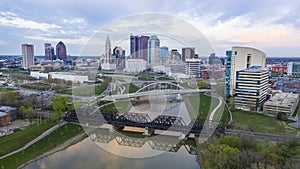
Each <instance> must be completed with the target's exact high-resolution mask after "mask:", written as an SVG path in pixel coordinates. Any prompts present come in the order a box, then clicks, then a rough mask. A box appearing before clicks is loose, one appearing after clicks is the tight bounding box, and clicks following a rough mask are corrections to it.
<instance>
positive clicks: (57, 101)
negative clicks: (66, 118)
mask: <svg viewBox="0 0 300 169" xmlns="http://www.w3.org/2000/svg"><path fill="white" fill-rule="evenodd" d="M68 102H69V98H68V97H65V96H57V97H56V98H54V99H53V105H52V109H53V110H54V112H53V114H52V116H51V118H52V120H53V121H58V120H59V119H60V118H61V116H62V113H63V112H64V111H66V110H67V108H68V105H67V103H68Z"/></svg>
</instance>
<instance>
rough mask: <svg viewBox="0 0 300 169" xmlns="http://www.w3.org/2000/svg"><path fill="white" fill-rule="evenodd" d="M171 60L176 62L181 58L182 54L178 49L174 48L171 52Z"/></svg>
mask: <svg viewBox="0 0 300 169" xmlns="http://www.w3.org/2000/svg"><path fill="white" fill-rule="evenodd" d="M169 60H170V62H171V63H175V62H178V61H180V60H181V55H180V53H179V52H178V51H177V49H172V50H171V51H170V53H169Z"/></svg>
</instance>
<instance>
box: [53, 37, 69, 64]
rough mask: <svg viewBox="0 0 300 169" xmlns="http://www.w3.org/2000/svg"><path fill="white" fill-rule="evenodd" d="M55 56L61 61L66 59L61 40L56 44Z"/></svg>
mask: <svg viewBox="0 0 300 169" xmlns="http://www.w3.org/2000/svg"><path fill="white" fill-rule="evenodd" d="M56 58H57V59H60V60H63V61H66V60H67V59H68V58H67V49H66V46H65V44H64V43H62V41H60V42H59V43H58V44H57V45H56Z"/></svg>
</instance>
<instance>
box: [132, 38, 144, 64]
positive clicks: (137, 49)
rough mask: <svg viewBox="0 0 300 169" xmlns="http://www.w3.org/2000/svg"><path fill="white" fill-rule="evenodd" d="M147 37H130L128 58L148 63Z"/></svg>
mask: <svg viewBox="0 0 300 169" xmlns="http://www.w3.org/2000/svg"><path fill="white" fill-rule="evenodd" d="M148 40H149V36H133V35H130V58H134V59H144V60H146V61H148Z"/></svg>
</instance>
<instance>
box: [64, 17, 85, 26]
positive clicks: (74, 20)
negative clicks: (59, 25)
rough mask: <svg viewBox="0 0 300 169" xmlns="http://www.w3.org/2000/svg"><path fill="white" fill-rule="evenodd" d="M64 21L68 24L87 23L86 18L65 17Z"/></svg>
mask: <svg viewBox="0 0 300 169" xmlns="http://www.w3.org/2000/svg"><path fill="white" fill-rule="evenodd" d="M63 23H66V24H80V25H84V26H85V25H87V21H86V20H85V19H84V18H70V19H63Z"/></svg>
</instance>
